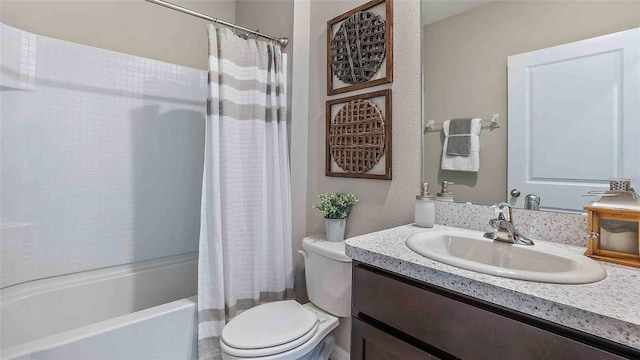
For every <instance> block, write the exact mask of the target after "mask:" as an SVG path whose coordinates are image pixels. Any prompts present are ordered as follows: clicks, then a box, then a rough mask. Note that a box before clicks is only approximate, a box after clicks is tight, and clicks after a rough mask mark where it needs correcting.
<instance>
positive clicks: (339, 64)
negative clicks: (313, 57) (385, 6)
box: [331, 11, 386, 84]
mask: <svg viewBox="0 0 640 360" xmlns="http://www.w3.org/2000/svg"><path fill="white" fill-rule="evenodd" d="M385 27H386V24H385V21H384V20H383V19H382V17H380V15H376V14H374V13H372V12H370V11H358V12H356V13H355V14H353V15H351V16H350V17H348V18H347V19H346V20H345V21H344V22H342V24H340V27H339V28H338V30H337V31H336V32H335V35H334V36H333V39H331V69H332V70H333V74H334V75H335V76H337V77H338V79H340V80H341V81H342V82H344V83H347V84H359V83H363V82H366V81H369V80H370V79H371V78H372V77H373V75H374V74H375V73H376V72H378V69H380V66H381V65H382V60H384V56H385V53H386V51H385V48H386V31H385Z"/></svg>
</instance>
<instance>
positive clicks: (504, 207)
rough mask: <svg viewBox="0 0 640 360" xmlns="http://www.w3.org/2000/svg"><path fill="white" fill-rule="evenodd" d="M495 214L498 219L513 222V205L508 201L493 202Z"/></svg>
mask: <svg viewBox="0 0 640 360" xmlns="http://www.w3.org/2000/svg"><path fill="white" fill-rule="evenodd" d="M491 207H493V214H494V216H495V217H496V219H498V220H505V221H509V222H511V205H509V204H507V203H506V202H499V203H495V204H493V205H492V206H491Z"/></svg>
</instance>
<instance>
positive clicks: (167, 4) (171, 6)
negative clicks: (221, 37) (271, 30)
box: [145, 0, 289, 48]
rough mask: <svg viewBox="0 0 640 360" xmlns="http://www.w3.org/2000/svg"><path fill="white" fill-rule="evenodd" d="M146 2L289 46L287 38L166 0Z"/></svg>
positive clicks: (149, 0)
mask: <svg viewBox="0 0 640 360" xmlns="http://www.w3.org/2000/svg"><path fill="white" fill-rule="evenodd" d="M145 1H148V2H150V3H153V4H156V5H160V6H164V7H166V8H169V9H171V10H176V11H180V12H181V13H185V14H187V15H191V16H195V17H199V18H200V19H204V20H209V21H211V22H213V23H214V24H220V25H224V26H227V27H230V28H233V29H234V30H235V29H239V30H242V31H246V32H248V33H251V34H254V35H256V36H260V37H263V38H266V39H269V40H273V41H276V42H277V43H278V44H280V46H282V47H283V48H284V47H286V46H287V44H289V39H287V38H286V37H283V38H277V37H275V36H270V35H266V34H262V33H260V32H259V31H255V30H251V29H248V28H246V27H244V26H239V25H236V24H233V23H230V22H227V21H224V20H220V19H216V18H214V17H211V16H209V15H206V14H203V13H200V12H197V11H194V10H191V9H187V8H185V7H182V6H178V5H176V4H172V3H170V2H167V1H164V0H145Z"/></svg>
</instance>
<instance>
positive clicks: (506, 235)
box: [484, 202, 534, 245]
mask: <svg viewBox="0 0 640 360" xmlns="http://www.w3.org/2000/svg"><path fill="white" fill-rule="evenodd" d="M493 208H494V211H495V213H496V218H495V219H491V220H489V226H491V227H492V228H493V232H488V233H485V234H484V237H485V238H488V239H492V240H497V241H504V242H507V243H511V244H518V245H534V243H533V240H531V239H529V238H528V237H526V236H524V235H522V233H520V231H518V229H516V227H515V225H513V221H512V217H513V214H512V212H511V205H509V204H507V203H504V202H502V203H497V204H494V205H493Z"/></svg>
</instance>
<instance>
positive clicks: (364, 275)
mask: <svg viewBox="0 0 640 360" xmlns="http://www.w3.org/2000/svg"><path fill="white" fill-rule="evenodd" d="M353 311H354V314H353V315H354V316H356V315H358V314H360V315H358V316H361V315H362V314H364V315H366V316H369V317H371V318H373V319H375V320H377V321H380V322H382V323H384V324H386V325H388V326H390V327H392V328H395V329H397V330H399V331H401V332H403V333H405V334H407V335H410V336H412V337H414V338H416V339H419V340H421V341H423V342H425V343H427V344H430V345H432V346H434V347H435V348H438V349H440V350H442V351H444V352H446V353H449V354H451V355H453V356H455V357H458V358H461V359H536V360H538V359H599V360H600V359H622V357H619V356H617V355H614V354H611V353H608V352H606V351H604V350H601V349H598V348H595V347H592V346H589V345H587V344H584V343H581V342H578V341H575V340H572V339H568V338H565V337H563V336H561V335H558V334H555V333H552V332H549V331H547V330H543V329H540V328H538V327H535V326H532V325H529V324H525V323H522V322H519V321H517V320H514V319H511V318H508V317H505V316H503V315H499V314H496V313H494V312H491V311H488V310H484V309H481V308H478V307H476V306H473V305H470V304H467V303H464V302H461V301H458V300H455V299H452V298H449V297H446V296H443V295H440V294H436V293H434V292H432V291H429V290H427V289H424V288H421V287H418V286H414V285H411V284H408V283H406V282H403V281H401V280H398V279H395V278H391V277H389V276H387V275H385V274H382V273H378V272H377V271H376V272H373V271H370V270H368V269H366V268H363V267H360V266H355V267H354V269H353Z"/></svg>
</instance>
